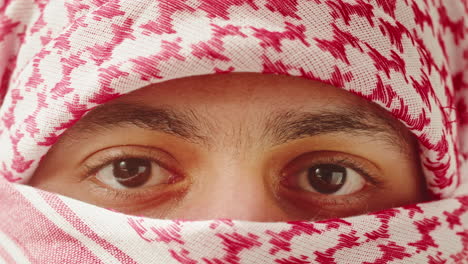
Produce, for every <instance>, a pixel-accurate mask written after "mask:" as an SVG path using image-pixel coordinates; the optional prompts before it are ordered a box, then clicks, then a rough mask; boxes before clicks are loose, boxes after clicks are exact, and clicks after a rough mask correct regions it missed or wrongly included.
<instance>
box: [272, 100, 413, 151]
mask: <svg viewBox="0 0 468 264" xmlns="http://www.w3.org/2000/svg"><path fill="white" fill-rule="evenodd" d="M372 110H374V111H372ZM329 133H344V134H349V135H364V136H367V137H369V138H371V139H374V140H380V141H386V142H387V143H388V144H389V145H391V146H395V145H396V146H398V147H400V149H401V150H402V151H404V152H406V151H407V150H408V146H409V145H410V142H411V141H412V138H411V135H410V134H409V133H407V132H406V131H405V129H404V127H403V125H402V124H400V123H399V122H397V121H396V120H395V119H394V118H392V117H391V116H390V114H387V113H384V112H383V110H380V109H377V107H369V106H367V107H363V108H346V107H345V108H343V109H340V110H334V111H331V110H323V111H321V112H319V113H310V112H301V111H287V112H279V113H276V114H272V115H271V117H270V118H268V120H267V123H266V125H265V130H264V132H263V135H264V137H268V138H272V139H274V144H275V145H278V144H284V143H286V142H288V141H292V140H297V139H300V138H304V137H313V136H317V135H321V134H329Z"/></svg>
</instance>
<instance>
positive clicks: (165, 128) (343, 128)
mask: <svg viewBox="0 0 468 264" xmlns="http://www.w3.org/2000/svg"><path fill="white" fill-rule="evenodd" d="M372 109H373V108H372V107H363V108H362V109H361V108H349V107H343V108H342V109H339V110H323V111H320V112H317V113H313V112H304V111H299V110H297V111H281V112H273V113H270V114H269V116H268V117H267V118H266V122H265V124H264V129H263V132H262V137H263V138H269V139H271V141H272V144H273V145H280V144H284V143H287V142H289V141H293V140H297V139H301V138H305V137H313V136H317V135H322V134H330V133H345V134H349V135H364V136H367V137H369V138H371V139H374V140H380V141H386V142H387V143H388V144H389V145H391V146H395V145H398V146H399V147H400V148H401V150H407V149H408V145H409V143H408V142H409V141H410V138H409V135H408V133H405V132H404V131H403V125H402V124H399V123H397V122H396V121H395V120H394V119H393V118H391V117H390V116H389V114H386V113H383V112H380V111H372ZM376 110H377V109H376ZM116 126H117V127H124V126H135V127H139V128H142V129H149V130H153V131H157V132H162V133H166V134H171V135H174V136H177V137H180V138H183V139H185V140H188V141H191V142H195V143H199V144H205V145H208V142H209V139H210V137H209V136H207V134H209V133H206V131H205V130H206V129H201V128H209V127H213V126H211V125H210V124H208V123H207V122H206V121H205V120H203V119H201V118H199V117H198V116H197V115H196V114H195V113H194V112H192V111H190V110H187V111H175V110H171V109H167V108H153V107H149V106H145V105H139V104H133V103H114V104H104V105H100V106H98V107H96V108H94V109H93V110H91V111H90V112H88V114H86V115H85V116H84V117H83V118H82V119H81V120H80V121H79V122H78V123H77V124H76V125H75V127H74V128H73V130H74V131H78V134H82V133H90V134H93V133H96V132H99V131H103V130H104V131H106V130H107V129H109V128H112V127H116ZM203 132H205V133H203Z"/></svg>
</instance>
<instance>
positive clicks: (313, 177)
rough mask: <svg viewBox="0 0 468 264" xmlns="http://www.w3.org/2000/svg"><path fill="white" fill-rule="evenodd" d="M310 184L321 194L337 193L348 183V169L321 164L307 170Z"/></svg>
mask: <svg viewBox="0 0 468 264" xmlns="http://www.w3.org/2000/svg"><path fill="white" fill-rule="evenodd" d="M307 179H308V181H309V184H310V185H311V186H312V187H313V188H314V189H315V190H316V191H317V192H319V193H323V194H330V193H334V192H337V191H338V190H339V189H341V187H343V185H344V183H345V182H346V168H344V167H342V166H338V165H335V164H319V165H315V166H313V167H311V168H309V169H308V170H307Z"/></svg>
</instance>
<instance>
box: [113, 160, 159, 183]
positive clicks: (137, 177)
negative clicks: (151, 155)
mask: <svg viewBox="0 0 468 264" xmlns="http://www.w3.org/2000/svg"><path fill="white" fill-rule="evenodd" d="M112 165H113V169H112V172H113V174H114V177H115V179H116V180H117V182H119V183H120V184H122V185H123V186H125V187H130V188H131V187H138V186H141V185H143V184H144V183H145V182H147V181H148V179H149V177H150V176H151V161H149V160H145V159H139V158H130V159H121V160H117V161H114V162H113V164H112Z"/></svg>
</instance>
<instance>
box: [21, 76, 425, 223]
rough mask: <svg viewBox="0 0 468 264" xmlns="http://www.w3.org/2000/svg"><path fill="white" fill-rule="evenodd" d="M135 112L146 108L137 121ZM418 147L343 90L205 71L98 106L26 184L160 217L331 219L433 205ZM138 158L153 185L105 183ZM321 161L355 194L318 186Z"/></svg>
mask: <svg viewBox="0 0 468 264" xmlns="http://www.w3.org/2000/svg"><path fill="white" fill-rule="evenodd" d="M135 109H136V110H138V111H141V110H142V109H145V110H148V111H147V112H144V113H139V112H138V113H136V114H135V115H133V116H132V114H131V113H132V111H134V110H135ZM154 109H159V110H161V109H164V111H170V115H169V117H168V115H167V113H163V114H161V111H159V110H158V111H159V112H158V111H156V112H154V111H153V110H154ZM127 115H128V116H127ZM310 115H313V117H314V118H309V119H307V118H305V119H304V118H303V119H300V118H299V117H310ZM346 115H348V117H349V118H346ZM142 116H145V118H142V119H145V120H140V117H142ZM317 116H318V118H317ZM337 116H338V117H341V118H342V119H340V118H335V117H337ZM343 117H344V118H345V119H344V120H343ZM168 118H169V119H168ZM353 118H360V119H361V121H363V122H365V123H366V124H365V125H362V126H357V125H356V124H358V122H357V121H354V119H353ZM116 119H119V120H116ZM120 119H125V120H126V121H127V122H122V120H120ZM147 119H150V121H151V122H152V123H151V124H150V125H148V124H143V123H144V122H147V121H148V120H147ZM179 121H180V122H179ZM184 122H185V123H186V122H190V123H191V124H190V125H188V126H184V125H183V123H184ZM343 124H347V125H346V126H348V127H343V126H344V125H343ZM352 126H356V127H354V128H349V127H352ZM417 151H418V150H417V147H416V144H415V140H414V138H413V136H412V135H411V134H410V132H409V131H408V130H407V129H406V128H404V127H403V125H401V124H400V123H399V122H398V121H397V120H395V119H393V118H392V117H391V116H390V115H389V114H388V113H387V112H386V111H384V110H382V109H380V108H379V107H378V106H377V105H374V104H373V103H370V102H368V101H366V100H364V99H362V98H359V97H357V96H355V95H353V94H351V93H348V92H346V91H344V90H341V89H338V88H335V87H332V86H328V85H324V84H322V83H319V82H313V81H309V80H305V79H301V78H296V77H287V76H274V75H260V74H251V73H236V74H227V75H212V76H197V77H189V78H183V79H178V80H172V81H168V82H164V83H160V84H154V85H150V86H147V87H144V88H141V89H139V90H137V91H135V92H132V93H130V94H127V95H124V96H121V97H120V98H118V99H115V100H113V101H111V102H109V103H107V104H104V105H102V106H99V107H97V108H95V109H94V110H92V111H90V112H89V113H88V114H87V115H86V116H85V117H84V118H82V119H81V120H80V121H79V122H78V123H77V124H76V125H75V126H74V127H72V128H70V129H68V130H67V131H66V132H65V133H64V134H63V136H62V137H61V138H60V140H59V141H58V142H57V143H56V144H55V145H54V146H53V147H52V148H51V150H50V151H49V152H48V153H47V155H46V156H45V157H44V158H43V160H42V161H41V163H40V166H39V168H38V169H37V170H36V172H35V175H34V176H33V178H32V181H31V182H30V184H31V185H32V186H35V187H38V188H41V189H44V190H47V191H51V192H55V193H59V194H62V195H66V196H69V197H72V198H75V199H79V200H82V201H84V202H87V203H91V204H94V205H97V206H101V207H104V208H111V209H113V210H117V211H120V212H123V213H127V214H132V215H143V216H148V217H154V218H168V219H189V220H206V219H216V218H229V219H237V220H248V221H262V222H275V221H291V220H324V219H329V218H335V217H346V216H352V215H359V214H363V213H368V212H373V211H377V210H382V209H386V208H391V207H396V206H402V205H406V204H411V203H416V202H420V201H423V200H425V199H426V198H425V197H426V194H425V193H426V190H425V183H424V179H423V177H422V174H421V169H420V167H419V160H418V154H417ZM131 157H136V158H140V160H141V159H144V160H147V161H148V162H152V163H151V164H152V166H153V167H151V168H152V169H151V170H152V172H151V176H150V178H151V179H150V180H149V181H148V182H146V183H144V184H143V185H141V186H137V187H132V188H123V187H122V186H120V187H122V188H120V187H119V186H118V185H115V186H111V184H108V183H107V182H112V180H108V181H107V182H106V181H105V180H102V179H115V178H113V177H114V176H115V174H114V172H113V170H112V168H115V166H114V167H113V165H112V164H113V163H112V161H113V160H114V161H115V160H117V159H122V158H131ZM109 163H110V164H109ZM323 164H335V165H337V166H340V168H345V169H346V173H347V176H346V184H349V185H347V186H348V187H347V189H348V193H346V192H345V193H344V194H339V193H331V194H325V193H321V192H318V191H317V190H315V189H314V188H312V189H311V187H310V184H309V181H308V180H307V179H308V178H307V175H309V174H307V172H308V169H309V168H311V167H313V166H317V165H319V166H322V165H323ZM106 166H107V167H106ZM105 168H107V169H105ZM364 174H365V175H366V176H364ZM304 175H306V176H304ZM155 179H157V180H155ZM314 179H315V178H314ZM116 186H117V188H116ZM349 186H354V187H352V188H351V187H349Z"/></svg>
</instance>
